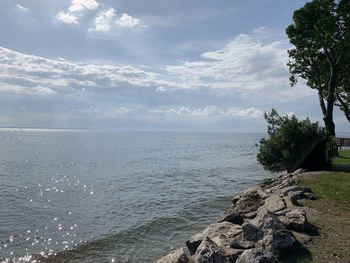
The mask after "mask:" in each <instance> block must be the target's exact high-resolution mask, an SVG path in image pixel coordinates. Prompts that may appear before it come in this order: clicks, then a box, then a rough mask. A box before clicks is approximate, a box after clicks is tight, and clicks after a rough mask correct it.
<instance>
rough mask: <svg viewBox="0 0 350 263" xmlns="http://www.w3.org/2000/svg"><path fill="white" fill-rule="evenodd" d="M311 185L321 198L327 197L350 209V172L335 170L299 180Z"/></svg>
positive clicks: (300, 182)
mask: <svg viewBox="0 0 350 263" xmlns="http://www.w3.org/2000/svg"><path fill="white" fill-rule="evenodd" d="M299 184H300V185H302V186H307V187H311V189H312V190H313V191H314V193H315V194H316V195H317V196H318V197H319V198H326V199H328V200H329V201H331V202H334V203H335V204H336V205H337V206H340V207H342V208H344V209H347V210H350V173H349V172H333V173H326V174H320V175H317V176H312V177H305V178H303V179H301V180H300V181H299Z"/></svg>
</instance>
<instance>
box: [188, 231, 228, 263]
mask: <svg viewBox="0 0 350 263" xmlns="http://www.w3.org/2000/svg"><path fill="white" fill-rule="evenodd" d="M193 261H194V262H196V263H197V262H198V263H224V262H227V261H226V256H225V252H224V250H222V249H221V248H220V247H219V246H218V245H217V244H215V242H214V241H213V240H211V239H210V238H209V237H206V238H204V239H203V241H202V243H201V244H200V245H199V247H198V248H197V251H196V253H195V254H194V256H193Z"/></svg>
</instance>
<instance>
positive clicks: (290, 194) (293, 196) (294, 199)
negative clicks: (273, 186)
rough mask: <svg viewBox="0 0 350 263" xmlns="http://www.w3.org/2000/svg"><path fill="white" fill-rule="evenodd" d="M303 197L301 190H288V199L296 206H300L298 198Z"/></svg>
mask: <svg viewBox="0 0 350 263" xmlns="http://www.w3.org/2000/svg"><path fill="white" fill-rule="evenodd" d="M303 197H304V194H303V192H302V191H291V192H288V198H289V199H290V201H291V203H292V204H293V205H296V206H300V203H299V200H300V199H302V198H303Z"/></svg>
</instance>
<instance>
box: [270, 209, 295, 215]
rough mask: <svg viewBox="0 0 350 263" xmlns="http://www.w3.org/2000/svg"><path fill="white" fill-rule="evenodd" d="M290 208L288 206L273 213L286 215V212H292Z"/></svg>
mask: <svg viewBox="0 0 350 263" xmlns="http://www.w3.org/2000/svg"><path fill="white" fill-rule="evenodd" d="M290 211H291V210H290V208H286V209H284V210H281V211H277V212H275V213H273V214H274V215H275V216H284V215H285V214H286V213H288V212H290Z"/></svg>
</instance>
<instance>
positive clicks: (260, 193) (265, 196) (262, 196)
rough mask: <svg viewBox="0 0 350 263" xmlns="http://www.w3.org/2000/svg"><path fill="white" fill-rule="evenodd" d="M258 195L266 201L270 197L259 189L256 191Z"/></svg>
mask: <svg viewBox="0 0 350 263" xmlns="http://www.w3.org/2000/svg"><path fill="white" fill-rule="evenodd" d="M256 193H257V194H258V195H259V196H260V198H262V199H266V198H268V197H269V195H268V194H267V193H266V192H265V191H263V190H261V189H258V190H257V191H256Z"/></svg>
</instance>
